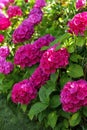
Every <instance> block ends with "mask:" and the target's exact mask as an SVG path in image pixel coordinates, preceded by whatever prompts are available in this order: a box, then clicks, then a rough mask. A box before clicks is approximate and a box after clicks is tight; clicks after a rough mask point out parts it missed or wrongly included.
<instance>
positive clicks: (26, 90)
mask: <svg viewBox="0 0 87 130" xmlns="http://www.w3.org/2000/svg"><path fill="white" fill-rule="evenodd" d="M36 95H37V91H36V89H35V88H34V87H33V86H32V85H31V84H30V83H29V81H28V80H27V79H26V80H23V81H21V82H19V83H16V84H15V85H14V86H13V89H12V93H11V99H12V101H13V102H14V103H16V104H17V103H20V104H28V103H30V101H31V100H33V99H35V98H36Z"/></svg>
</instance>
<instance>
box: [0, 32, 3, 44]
mask: <svg viewBox="0 0 87 130" xmlns="http://www.w3.org/2000/svg"><path fill="white" fill-rule="evenodd" d="M3 41H4V36H3V35H2V34H0V43H2V42H3Z"/></svg>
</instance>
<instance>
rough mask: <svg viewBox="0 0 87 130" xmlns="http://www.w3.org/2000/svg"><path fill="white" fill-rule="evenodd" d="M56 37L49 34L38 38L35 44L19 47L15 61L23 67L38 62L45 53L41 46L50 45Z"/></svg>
mask: <svg viewBox="0 0 87 130" xmlns="http://www.w3.org/2000/svg"><path fill="white" fill-rule="evenodd" d="M54 39H55V38H54V37H53V36H51V35H49V34H47V35H45V36H43V37H41V38H39V39H38V40H36V41H35V42H34V43H33V44H26V45H24V46H21V47H19V48H18V50H17V51H16V53H15V56H14V63H15V64H16V65H20V66H21V67H22V68H24V67H30V66H32V65H34V64H36V63H38V62H39V61H40V59H41V57H42V55H43V53H44V51H41V48H42V47H43V46H48V45H49V44H50V43H51V42H52V41H54Z"/></svg>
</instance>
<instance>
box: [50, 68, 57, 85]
mask: <svg viewBox="0 0 87 130" xmlns="http://www.w3.org/2000/svg"><path fill="white" fill-rule="evenodd" d="M58 75H59V70H58V71H57V72H56V73H54V74H51V77H50V79H51V81H52V82H54V83H55V82H56V81H57V79H58Z"/></svg>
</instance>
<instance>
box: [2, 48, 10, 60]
mask: <svg viewBox="0 0 87 130" xmlns="http://www.w3.org/2000/svg"><path fill="white" fill-rule="evenodd" d="M9 54H10V50H9V48H8V47H7V46H2V47H0V57H4V58H6V57H7V56H9Z"/></svg>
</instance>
